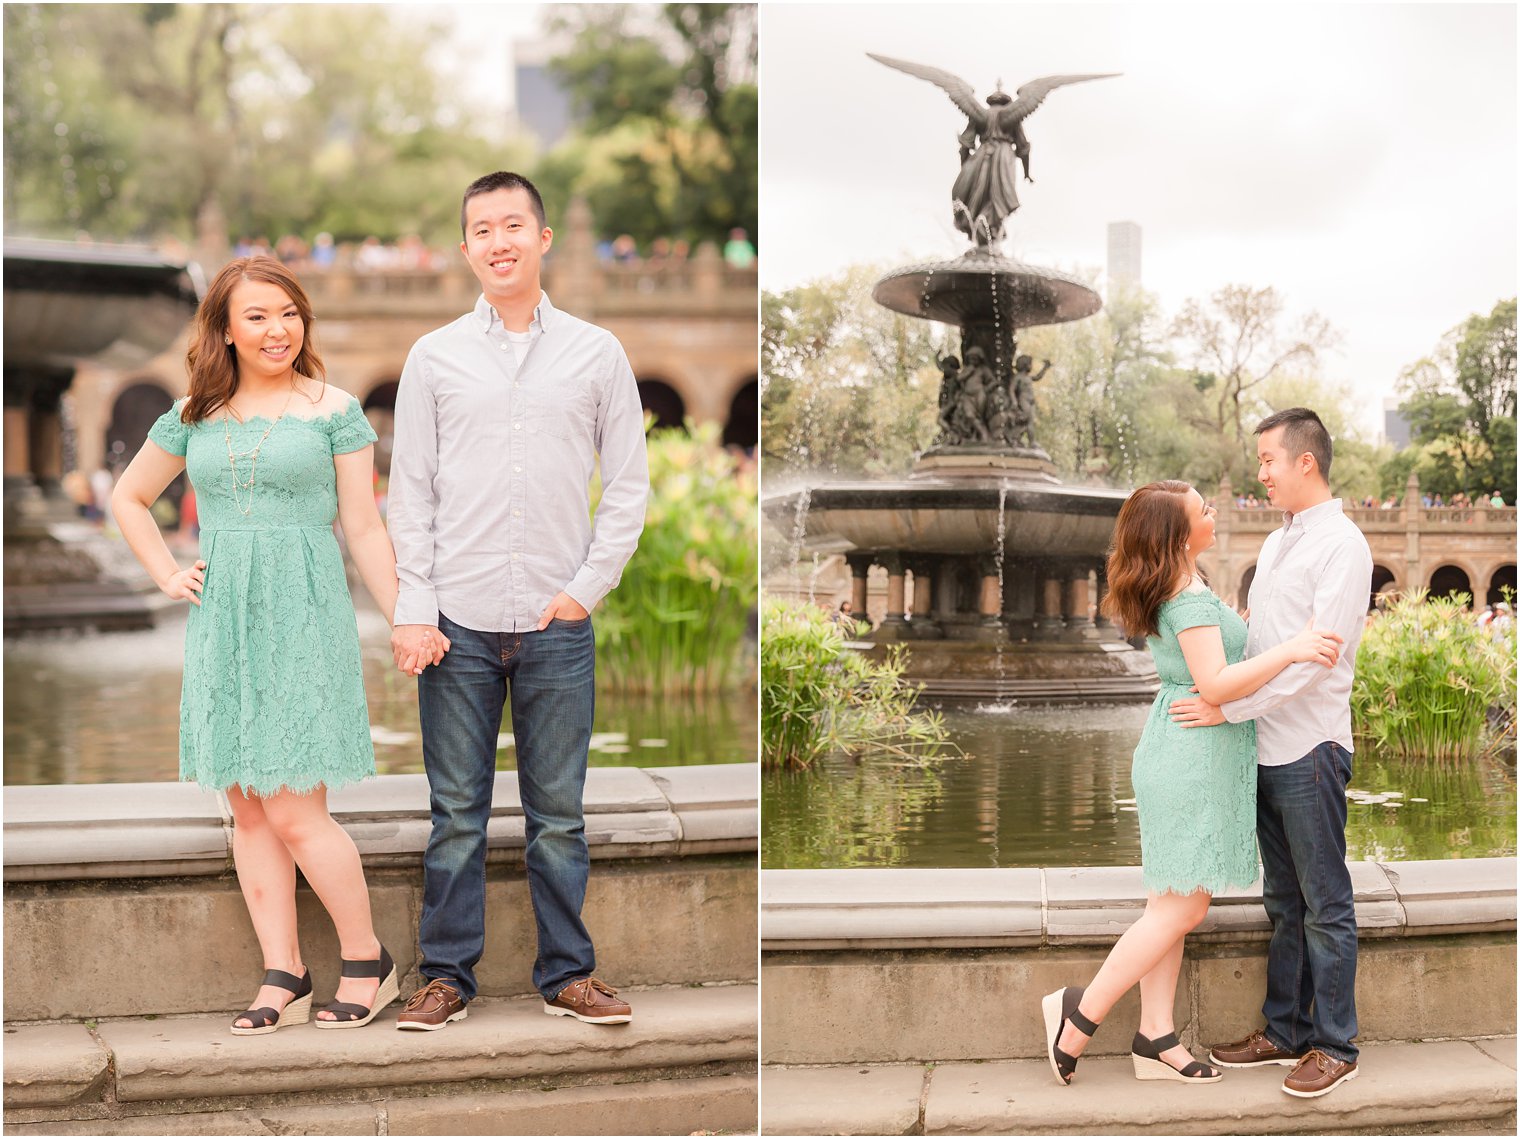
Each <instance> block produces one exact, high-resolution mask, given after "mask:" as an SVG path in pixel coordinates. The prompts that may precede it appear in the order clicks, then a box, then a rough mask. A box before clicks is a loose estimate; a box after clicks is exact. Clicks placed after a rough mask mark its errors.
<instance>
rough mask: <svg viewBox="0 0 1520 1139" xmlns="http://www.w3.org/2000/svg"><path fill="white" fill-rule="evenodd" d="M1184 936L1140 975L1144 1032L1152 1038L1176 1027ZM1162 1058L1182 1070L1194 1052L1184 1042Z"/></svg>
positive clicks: (1141, 1028) (1141, 1021) (1141, 1019)
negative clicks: (1147, 971) (1173, 1012)
mask: <svg viewBox="0 0 1520 1139" xmlns="http://www.w3.org/2000/svg"><path fill="white" fill-rule="evenodd" d="M1182 942H1183V939H1182V938H1180V937H1179V938H1178V939H1177V944H1176V945H1174V946H1172V948H1171V949H1170V950H1168V951H1167V954H1166V956H1165V957H1163V958H1162V959H1161V960H1160V961H1158V962H1156V964H1155V967H1154V968H1152V969H1151V971H1150V972H1149V973H1147V974H1146V975H1145V976H1143V977H1141V978H1140V1034H1141V1035H1142V1036H1146V1037H1148V1038H1149V1039H1151V1040H1156V1039H1158V1038H1159V1037H1162V1036H1165V1035H1166V1034H1167V1033H1168V1032H1173V1031H1175V1029H1176V1018H1175V1017H1173V1016H1172V1010H1173V1008H1174V1006H1175V1004H1176V1000H1177V978H1178V976H1179V975H1180V974H1181V973H1182ZM1161 1058H1162V1059H1163V1060H1165V1061H1166V1062H1167V1063H1169V1064H1170V1065H1171V1066H1172V1067H1174V1068H1176V1069H1178V1070H1179V1071H1180V1070H1181V1069H1183V1068H1185V1067H1187V1066H1188V1064H1189V1063H1190V1062H1191V1061H1192V1059H1193V1055H1192V1053H1191V1052H1189V1051H1188V1050H1187V1049H1186V1048H1184V1047H1182V1045H1180V1044H1179V1045H1178V1046H1177V1047H1175V1048H1168V1049H1167V1050H1166V1051H1165V1052H1163V1053H1161Z"/></svg>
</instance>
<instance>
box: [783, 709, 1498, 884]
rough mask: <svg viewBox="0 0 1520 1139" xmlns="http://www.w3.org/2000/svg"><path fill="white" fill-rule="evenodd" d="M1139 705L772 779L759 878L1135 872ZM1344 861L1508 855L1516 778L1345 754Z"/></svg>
mask: <svg viewBox="0 0 1520 1139" xmlns="http://www.w3.org/2000/svg"><path fill="white" fill-rule="evenodd" d="M1147 710H1148V709H1147V707H1146V706H1144V705H1123V706H1109V707H1097V706H1086V707H1067V708H1028V709H1018V710H1014V709H1012V708H1006V707H1005V708H998V709H984V710H982V711H978V712H970V711H947V712H946V714H945V720H946V723H947V724H948V725H949V726H950V729H951V733H952V738H953V739H955V741H956V742H957V743H958V744H959V745H960V746H961V747H962V748H964V749H965V751H966V752H967V753H968V754H966V755H965V756H951V757H947V758H943V759H940V760H936V761H933V762H932V763H930V764H928V765H925V766H916V765H907V766H904V765H903V764H901V762H900V761H897V760H894V759H891V758H889V757H871V758H867V759H863V760H852V759H849V758H846V757H842V756H831V757H829V758H827V759H826V760H824V761H822V762H821V763H819V764H818V765H817V766H816V767H815V768H814V769H813V770H812V771H805V772H768V773H767V774H766V776H765V780H764V786H763V789H762V803H763V810H764V820H765V822H764V835H763V839H762V857H763V865H765V866H768V867H775V868H780V867H788V868H803V867H824V866H907V867H952V866H953V867H980V866H987V867H1008V866H1116V865H1134V864H1137V863H1138V862H1139V861H1140V825H1139V816H1138V814H1137V813H1136V811H1135V809H1134V799H1133V797H1132V796H1133V795H1134V792H1133V790H1132V789H1131V787H1130V781H1129V769H1130V758H1131V755H1132V754H1133V752H1134V748H1135V741H1136V740H1138V739H1139V737H1140V730H1141V728H1142V727H1143V725H1144V723H1145V717H1146V714H1147ZM1352 788H1353V790H1354V791H1355V792H1357V793H1356V794H1353V795H1351V796H1350V797H1349V798H1350V800H1351V802H1350V804H1349V808H1348V810H1349V816H1350V817H1349V821H1348V824H1347V828H1346V832H1347V833H1346V837H1347V845H1348V850H1349V856H1350V857H1351V858H1355V859H1382V858H1389V859H1423V858H1461V857H1479V856H1489V855H1512V854H1514V853H1515V823H1516V812H1515V768H1514V759H1513V757H1512V756H1511V757H1510V758H1509V759H1508V761H1505V760H1500V759H1489V760H1485V761H1483V762H1482V763H1479V764H1472V765H1466V766H1463V767H1453V766H1451V765H1446V766H1441V767H1438V766H1436V765H1433V764H1428V763H1410V762H1406V761H1394V760H1385V759H1383V758H1381V757H1379V756H1376V755H1372V754H1369V753H1365V752H1364V753H1360V754H1358V756H1357V760H1356V768H1355V775H1354V777H1353V780H1352Z"/></svg>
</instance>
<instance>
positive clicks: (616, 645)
mask: <svg viewBox="0 0 1520 1139" xmlns="http://www.w3.org/2000/svg"><path fill="white" fill-rule="evenodd" d="M719 432H720V429H719V427H718V425H717V424H713V423H704V424H700V425H698V424H692V423H688V424H687V431H686V432H682V431H675V430H664V431H656V432H653V433H652V434H651V435H650V436H649V482H650V496H649V509H648V511H647V513H646V515H645V518H644V532H643V534H642V535H641V536H640V537H639V548H638V551H637V552H636V553H635V554H634V555H633V558H632V560H630V561H629V563H628V567H627V568H626V569H625V570H624V571H623V580H622V583H621V584H620V585H619V586H618V587H617V588H616V589H615V590H613V591H612V592H611V593H610V594H608V595H607V599H606V600H605V601H603V602H602V606H601V608H600V609H599V610H598V612H597V616H596V631H597V641H598V645H597V656H598V658H599V659H600V660H601V661H602V662H604V664H605V665H606V667H605V670H604V671H603V673H602V675H603V676H604V677H606V678H607V679H608V681H609V682H610V683H611V684H612V685H613V686H615V687H617V688H621V689H625V690H636V691H652V692H662V693H665V692H692V691H697V692H706V691H712V690H715V689H721V688H727V687H730V686H732V685H735V684H739V683H742V682H743V681H744V680H746V679H747V678H748V677H749V676H751V675H753V672H754V660H753V657H752V656H750V655H749V654H747V653H744V652H741V651H740V650H741V646H742V645H743V643H744V634H745V629H746V627H747V625H748V623H749V619H750V614H751V613H752V611H753V610H754V607H755V601H756V599H757V596H758V593H759V585H758V572H759V549H758V547H759V510H758V507H757V502H758V496H757V492H756V484H755V476H754V474H753V472H752V471H746V470H743V469H741V467H740V464H739V461H738V459H737V458H736V457H735V456H734V455H733V454H732V453H730V452H729V451H727V450H725V449H724V448H723V447H722V445H721V444H720V442H719ZM744 698H745V699H749V698H750V697H749V696H748V694H747V693H746V694H745V697H744Z"/></svg>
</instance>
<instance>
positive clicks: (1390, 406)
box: [1383, 396, 1409, 451]
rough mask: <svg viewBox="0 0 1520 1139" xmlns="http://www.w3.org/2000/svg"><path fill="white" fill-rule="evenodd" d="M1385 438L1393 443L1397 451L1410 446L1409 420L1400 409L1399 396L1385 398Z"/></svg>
mask: <svg viewBox="0 0 1520 1139" xmlns="http://www.w3.org/2000/svg"><path fill="white" fill-rule="evenodd" d="M1383 438H1384V440H1386V441H1387V442H1389V443H1392V444H1393V448H1394V450H1396V451H1402V450H1403V449H1404V448H1405V447H1407V446H1409V420H1407V419H1405V418H1404V416H1403V414H1402V413H1401V412H1400V411H1399V400H1398V397H1397V396H1385V397H1384V398H1383Z"/></svg>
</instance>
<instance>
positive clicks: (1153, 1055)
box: [1077, 1025, 1224, 1084]
mask: <svg viewBox="0 0 1520 1139" xmlns="http://www.w3.org/2000/svg"><path fill="white" fill-rule="evenodd" d="M1077 1027H1079V1028H1080V1027H1081V1025H1078V1026H1077ZM1181 1043H1182V1041H1180V1040H1178V1039H1177V1034H1176V1033H1175V1032H1168V1033H1167V1034H1166V1035H1165V1036H1158V1037H1156V1039H1154V1040H1152V1039H1150V1037H1148V1036H1141V1035H1140V1034H1139V1033H1138V1032H1137V1033H1135V1039H1134V1043H1132V1044H1131V1045H1130V1046H1129V1051H1130V1059H1131V1060H1133V1061H1134V1064H1135V1079H1137V1080H1177V1081H1179V1082H1181V1083H1184V1084H1214V1083H1218V1082H1219V1081H1220V1080H1222V1079H1223V1078H1224V1073H1223V1072H1221V1071H1220V1070H1219V1069H1218V1068H1214V1067H1211V1066H1209V1065H1208V1064H1205V1063H1203V1062H1202V1061H1201V1060H1193V1061H1190V1062H1189V1063H1188V1064H1187V1065H1186V1066H1184V1067H1182V1068H1174V1067H1172V1065H1170V1064H1168V1063H1167V1062H1166V1061H1165V1060H1163V1059H1162V1058H1161V1053H1163V1052H1165V1051H1166V1050H1167V1049H1168V1048H1176V1047H1177V1046H1178V1045H1180V1044H1181Z"/></svg>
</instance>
